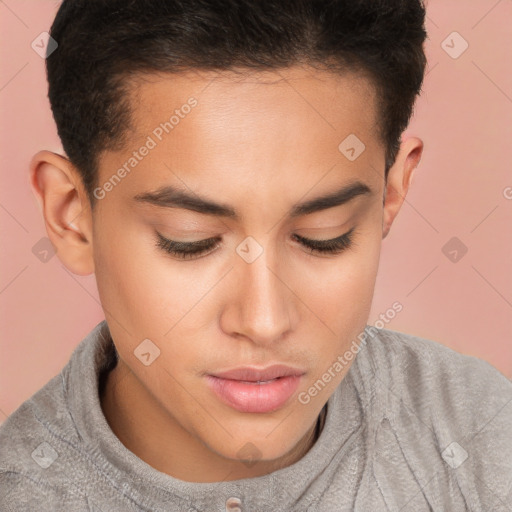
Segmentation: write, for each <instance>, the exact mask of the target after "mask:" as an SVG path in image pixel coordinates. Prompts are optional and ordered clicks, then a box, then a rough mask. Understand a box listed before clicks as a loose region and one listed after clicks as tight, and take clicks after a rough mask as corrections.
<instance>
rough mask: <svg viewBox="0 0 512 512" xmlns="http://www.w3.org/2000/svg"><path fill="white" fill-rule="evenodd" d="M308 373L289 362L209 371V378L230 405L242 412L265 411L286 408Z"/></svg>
mask: <svg viewBox="0 0 512 512" xmlns="http://www.w3.org/2000/svg"><path fill="white" fill-rule="evenodd" d="M305 373H306V372H305V371H303V370H299V369H297V368H292V367H290V366H285V365H273V366H270V367H268V368H266V369H258V368H253V367H243V368H235V369H233V370H228V371H224V372H218V373H215V374H208V375H206V382H207V384H208V386H209V388H210V390H211V391H213V393H214V394H215V395H216V396H217V398H218V399H220V400H221V401H222V402H223V403H225V404H227V405H229V406H230V407H232V408H234V409H236V410H238V411H240V412H248V413H265V412H272V411H276V410H278V409H280V408H282V407H283V406H284V405H285V404H286V403H287V402H288V400H289V399H290V397H291V396H292V395H293V393H294V392H295V391H296V390H297V388H298V386H299V384H300V381H301V378H302V376H303V375H304V374H305Z"/></svg>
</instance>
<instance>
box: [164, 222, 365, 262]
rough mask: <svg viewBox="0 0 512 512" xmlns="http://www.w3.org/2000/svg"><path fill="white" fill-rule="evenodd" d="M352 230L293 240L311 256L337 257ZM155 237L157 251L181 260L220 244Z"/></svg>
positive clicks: (346, 246) (215, 240) (217, 239)
mask: <svg viewBox="0 0 512 512" xmlns="http://www.w3.org/2000/svg"><path fill="white" fill-rule="evenodd" d="M354 229H355V228H352V229H351V230H350V231H348V232H347V233H344V234H343V235H341V236H339V237H337V238H331V239H330V240H312V239H310V238H304V237H302V236H299V235H296V234H294V235H293V238H294V240H296V241H298V242H299V243H300V244H301V245H302V246H303V247H304V248H305V249H306V250H307V251H308V252H310V253H311V254H319V255H337V254H340V253H342V252H343V251H345V250H346V249H349V248H350V247H351V246H352V243H353V240H352V238H353V233H354ZM156 235H157V239H156V246H157V247H158V248H159V249H161V250H163V251H165V252H166V253H167V254H170V255H171V256H174V257H176V258H179V259H183V260H187V259H193V258H198V257H200V256H204V255H206V254H208V253H210V252H213V251H214V250H215V249H216V248H217V247H219V245H220V242H221V238H220V237H214V238H207V239H205V240H196V241H194V242H178V241H176V240H170V239H168V238H165V237H164V236H162V235H161V234H160V233H158V232H156Z"/></svg>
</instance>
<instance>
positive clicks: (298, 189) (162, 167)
mask: <svg viewBox="0 0 512 512" xmlns="http://www.w3.org/2000/svg"><path fill="white" fill-rule="evenodd" d="M131 99H132V102H133V105H134V109H135V112H134V116H133V120H134V123H133V130H132V131H131V132H130V133H129V138H128V144H127V147H126V149H124V150H123V151H119V152H107V153H104V154H103V155H102V157H101V161H100V174H99V176H100V180H99V183H100V188H98V189H97V190H96V192H95V193H96V196H97V197H98V198H99V199H98V201H97V204H96V207H95V210H94V214H93V221H92V233H91V237H90V243H91V247H92V257H93V261H94V271H95V274H96V279H97V284H98V290H99V294H100V298H101V302H102V306H103V308H104V311H105V316H106V319H107V321H108V324H109V328H110V331H111V334H112V337H113V339H114V342H115V345H116V347H117V350H118V352H119V355H120V359H121V360H120V363H119V365H118V368H117V369H116V371H117V372H118V373H119V375H122V377H119V375H118V388H119V391H120V390H122V389H126V390H128V389H129V390H130V393H131V395H130V396H131V398H132V403H133V404H145V405H144V406H142V405H136V406H134V407H137V408H138V409H137V414H134V415H133V418H135V419H132V421H134V422H139V423H140V425H141V428H142V425H143V424H145V425H146V427H147V428H148V429H149V428H152V427H151V425H156V424H160V425H164V424H165V429H166V433H168V434H169V435H172V437H169V438H168V439H181V440H183V443H184V445H187V446H188V449H189V453H192V452H194V450H196V451H197V453H198V452H199V450H203V451H204V450H207V451H208V452H209V453H211V454H215V456H218V457H221V458H225V459H235V460H238V459H243V458H244V457H245V456H244V455H243V454H244V453H245V455H247V452H248V451H249V452H253V453H249V454H248V455H249V457H253V456H254V455H255V454H257V458H258V459H261V461H270V460H276V459H279V458H282V457H284V456H286V454H287V453H290V452H291V451H293V449H294V447H296V446H298V444H300V442H301V440H303V439H304V437H305V436H306V435H307V433H308V432H310V431H311V429H312V426H314V424H315V421H316V419H317V417H318V414H319V412H320V411H321V409H322V407H323V406H324V404H325V402H326V401H327V400H328V398H329V396H330V395H331V394H332V393H333V391H334V390H335V388H336V386H337V385H338V384H339V383H340V382H341V380H342V379H343V377H344V376H345V375H346V372H347V371H348V369H349V368H350V364H351V363H350V362H349V363H347V364H345V366H343V367H342V368H340V366H336V370H335V371H332V368H333V363H334V362H335V361H336V360H337V359H338V357H339V356H342V355H343V354H344V353H345V352H346V351H347V350H349V348H350V346H351V344H352V342H353V341H354V340H356V341H358V335H359V334H361V333H362V332H363V330H364V327H365V325H366V323H367V321H368V317H369V312H370V307H371V302H372V296H373V291H374V285H375V279H376V274H377V269H378V263H379V253H380V247H381V242H382V238H383V234H386V233H385V231H387V229H389V225H390V223H391V222H392V220H393V218H394V215H396V212H397V211H398V208H399V203H400V202H401V200H398V199H397V196H396V195H394V194H393V193H390V194H389V195H388V198H387V200H388V201H389V203H388V204H387V205H386V204H385V205H384V208H383V197H384V191H385V185H386V184H385V180H384V157H385V153H384V145H383V144H382V141H381V140H380V138H379V136H378V132H377V117H376V111H377V109H376V98H375V95H374V91H373V89H372V87H371V85H370V83H369V82H368V81H367V80H366V79H364V78H362V77H359V76H356V75H353V74H347V75H344V76H339V75H331V74H329V73H327V72H319V71H313V70H311V69H306V68H289V69H287V70H280V71H279V72H264V73H263V72H262V73H257V74H256V73H253V74H251V75H249V76H243V77H242V76H237V75H234V74H232V73H224V74H222V75H220V74H218V73H201V74H199V73H187V74H183V75H180V76H176V75H174V76H171V75H162V76H159V77H156V76H151V77H147V78H146V80H144V81H142V82H141V83H140V85H139V87H138V88H137V89H136V90H134V91H133V95H132V98H131ZM166 123H167V124H166ZM347 137H349V138H348V139H347ZM355 137H357V138H355ZM346 139H347V140H346ZM345 140H346V142H344V141H345ZM340 144H341V145H340ZM363 144H364V146H363ZM144 148H145V149H144ZM351 148H353V149H351ZM404 161H405V160H401V161H400V162H402V163H403V162H404ZM408 161H409V160H408ZM398 167H399V169H398V170H396V169H395V170H393V171H392V173H391V174H390V179H393V180H394V182H395V184H397V187H398V185H400V186H401V185H403V183H404V176H405V175H404V169H403V168H404V167H407V166H403V165H402V166H401V165H398ZM123 168H124V172H123V171H119V169H123ZM114 175H115V176H114ZM405 182H407V179H405ZM406 184H407V183H406ZM166 187H167V188H166ZM398 188H399V187H398ZM398 195H400V197H402V195H403V190H402V194H398ZM320 198H325V199H324V200H323V201H320V200H319V199H320ZM395 199H396V201H395ZM402 199H403V198H402ZM59 254H61V251H59ZM273 365H285V366H286V367H287V369H284V370H283V368H279V367H278V368H277V369H276V372H275V373H269V374H265V373H257V371H258V370H266V369H268V368H269V367H270V366H273ZM247 367H249V370H252V372H251V371H249V372H244V371H241V373H235V374H231V375H227V377H230V378H221V376H220V374H222V373H225V372H229V371H231V370H236V369H240V368H242V369H246V368H247ZM330 368H331V373H330V378H329V379H327V378H326V377H325V374H326V372H328V370H329V369H330ZM290 374H292V375H290ZM286 375H288V376H286ZM278 377H279V378H278ZM318 379H322V380H323V383H324V387H323V389H322V390H321V391H317V392H316V393H315V392H312V391H311V388H312V387H314V384H315V383H316V382H317V381H318ZM258 380H259V381H266V382H263V383H261V382H260V383H259V384H258V383H257V382H256V381H258Z"/></svg>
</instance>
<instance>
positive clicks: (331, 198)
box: [133, 181, 373, 220]
mask: <svg viewBox="0 0 512 512" xmlns="http://www.w3.org/2000/svg"><path fill="white" fill-rule="evenodd" d="M372 194H373V191H372V189H370V187H368V185H366V184H365V183H362V182H360V181H356V182H354V183H351V184H349V185H345V186H343V187H342V188H341V189H339V190H337V191H335V192H332V193H329V194H327V195H323V196H321V197H317V198H315V199H311V200H309V201H306V202H303V203H298V204H295V205H293V206H292V208H291V210H290V213H289V215H290V217H291V218H294V217H300V216H302V215H307V214H310V213H314V212H318V211H322V210H327V209H328V208H333V207H335V206H340V205H342V204H345V203H348V202H349V201H350V200H352V199H354V198H355V197H358V196H364V195H367V196H370V195H372ZM133 199H134V200H135V201H136V202H137V203H141V204H142V203H146V204H151V205H153V206H158V207H161V208H184V209H187V210H192V211H195V212H198V213H203V214H206V215H215V216H217V217H226V218H230V219H234V220H238V219H239V217H238V215H237V213H236V211H235V210H234V209H233V208H231V207H230V206H228V205H226V204H221V203H215V202H213V201H211V200H210V199H207V198H204V197H200V196H198V195H196V194H194V195H192V194H189V193H188V192H186V191H184V190H180V189H178V188H176V187H173V186H172V185H167V186H164V187H161V188H159V189H157V190H155V191H153V192H143V193H140V194H137V195H136V196H134V198H133Z"/></svg>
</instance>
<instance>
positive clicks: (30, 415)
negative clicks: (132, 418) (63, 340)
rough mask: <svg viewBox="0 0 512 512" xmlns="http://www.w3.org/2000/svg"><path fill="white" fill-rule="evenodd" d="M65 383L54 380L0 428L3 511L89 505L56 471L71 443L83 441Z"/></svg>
mask: <svg viewBox="0 0 512 512" xmlns="http://www.w3.org/2000/svg"><path fill="white" fill-rule="evenodd" d="M63 378H64V374H63V373H61V374H59V375H57V376H55V377H54V378H52V379H51V380H50V381H49V382H48V383H47V384H46V385H45V386H43V387H42V388H41V389H40V390H39V391H37V392H36V393H35V394H34V395H32V396H31V397H30V398H29V399H28V400H26V401H25V402H23V403H22V404H21V405H20V406H19V407H18V409H16V410H15V411H14V412H13V413H12V414H11V415H10V416H9V417H8V418H7V419H6V420H5V421H4V422H3V423H2V425H0V489H1V491H0V510H6V511H9V510H13V511H14V510H16V511H18V510H20V511H25V510H27V511H28V510H41V503H46V504H49V503H51V504H52V506H55V507H57V506H59V507H60V506H62V507H63V508H58V509H57V508H55V510H66V507H68V508H67V510H75V508H73V507H74V503H78V502H80V503H83V499H84V498H83V496H81V493H80V492H79V490H76V492H75V491H74V490H73V489H70V488H68V489H66V488H65V486H63V485H62V481H61V479H60V477H58V475H59V474H60V471H55V470H56V469H57V468H59V467H61V466H62V461H63V460H64V459H66V458H67V457H68V451H70V450H72V445H71V444H69V440H71V443H73V440H77V432H76V430H75V429H74V428H73V421H72V419H71V416H70V414H69V411H68V410H67V408H66V406H65V394H64V390H63V382H62V380H63ZM59 459H60V460H59ZM70 476H71V475H70ZM77 500H78V501H77ZM72 503H73V506H72ZM9 507H11V508H9ZM82 509H83V508H82Z"/></svg>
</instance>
